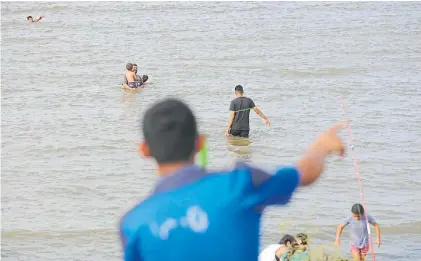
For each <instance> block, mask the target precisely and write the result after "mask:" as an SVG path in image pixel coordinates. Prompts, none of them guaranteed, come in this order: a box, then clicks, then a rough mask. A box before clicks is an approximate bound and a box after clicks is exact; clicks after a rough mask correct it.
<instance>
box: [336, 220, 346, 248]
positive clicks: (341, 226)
mask: <svg viewBox="0 0 421 261" xmlns="http://www.w3.org/2000/svg"><path fill="white" fill-rule="evenodd" d="M344 227H345V225H344V224H340V225H339V226H338V228H337V229H336V240H335V243H336V244H337V245H339V242H340V238H341V235H342V231H343V230H344Z"/></svg>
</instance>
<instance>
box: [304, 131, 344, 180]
mask: <svg viewBox="0 0 421 261" xmlns="http://www.w3.org/2000/svg"><path fill="white" fill-rule="evenodd" d="M342 127H343V126H342V124H338V125H335V126H333V127H332V128H330V129H329V130H328V131H326V132H324V133H323V134H322V135H320V136H319V137H318V138H317V140H316V141H315V142H314V143H313V145H311V147H310V148H309V150H308V151H307V153H306V154H305V155H304V157H302V158H301V159H300V160H299V162H298V164H297V169H298V171H299V172H300V174H301V178H300V185H301V186H307V185H310V184H312V183H313V182H315V181H316V180H317V179H318V178H319V177H320V175H321V174H322V172H323V168H324V162H325V158H326V157H327V156H328V155H329V154H331V153H332V152H339V153H340V154H341V155H343V154H344V152H345V148H344V146H343V144H342V141H341V140H340V139H339V137H338V136H337V135H336V132H338V131H339V130H340V129H341V128H342Z"/></svg>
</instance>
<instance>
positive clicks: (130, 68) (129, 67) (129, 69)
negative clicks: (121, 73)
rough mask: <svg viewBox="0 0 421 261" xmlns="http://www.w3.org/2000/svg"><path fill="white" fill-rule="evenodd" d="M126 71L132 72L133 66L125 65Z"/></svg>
mask: <svg viewBox="0 0 421 261" xmlns="http://www.w3.org/2000/svg"><path fill="white" fill-rule="evenodd" d="M126 69H127V70H128V71H131V70H133V64H131V63H128V64H126Z"/></svg>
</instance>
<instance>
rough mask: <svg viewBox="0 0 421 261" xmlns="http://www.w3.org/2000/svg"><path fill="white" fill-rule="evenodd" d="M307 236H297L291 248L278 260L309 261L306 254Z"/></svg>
mask: <svg viewBox="0 0 421 261" xmlns="http://www.w3.org/2000/svg"><path fill="white" fill-rule="evenodd" d="M307 238H308V237H307V235H306V234H303V233H299V234H297V236H296V237H295V240H294V242H293V243H292V247H291V248H290V249H289V250H288V251H287V252H285V253H284V254H283V255H282V256H281V258H280V260H282V261H309V260H310V258H309V256H308V253H307V251H306V250H307Z"/></svg>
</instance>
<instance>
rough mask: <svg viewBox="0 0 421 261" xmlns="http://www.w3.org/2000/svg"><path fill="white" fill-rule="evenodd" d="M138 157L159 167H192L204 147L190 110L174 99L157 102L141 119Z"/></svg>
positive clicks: (202, 138)
mask: <svg viewBox="0 0 421 261" xmlns="http://www.w3.org/2000/svg"><path fill="white" fill-rule="evenodd" d="M143 136H144V142H143V143H141V144H139V151H140V153H141V155H142V156H145V157H152V158H154V159H155V160H156V162H157V163H158V164H160V165H164V164H165V165H167V166H170V165H169V164H181V163H183V164H184V163H194V156H195V154H196V153H197V152H199V151H200V150H201V149H202V147H203V146H204V142H205V139H204V137H203V136H201V135H198V131H197V123H196V118H195V116H194V114H193V112H192V111H191V109H190V108H189V107H188V106H187V105H186V104H185V103H183V102H182V101H180V100H178V99H173V98H168V99H165V100H161V101H159V102H157V103H155V104H154V105H152V107H150V108H149V109H148V110H147V111H146V112H145V115H144V116H143Z"/></svg>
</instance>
